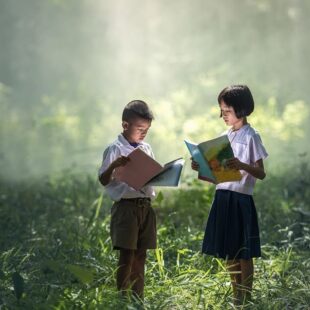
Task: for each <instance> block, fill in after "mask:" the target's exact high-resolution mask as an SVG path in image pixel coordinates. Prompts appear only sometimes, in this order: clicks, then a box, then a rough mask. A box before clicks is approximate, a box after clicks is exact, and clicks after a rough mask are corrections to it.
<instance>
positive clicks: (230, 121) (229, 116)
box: [220, 100, 242, 127]
mask: <svg viewBox="0 0 310 310" xmlns="http://www.w3.org/2000/svg"><path fill="white" fill-rule="evenodd" d="M220 109H221V114H222V118H223V120H224V122H225V123H226V125H228V126H233V127H238V125H239V123H242V118H237V116H236V113H235V110H234V108H233V107H232V106H228V105H227V104H226V103H225V102H224V101H223V100H222V101H221V102H220Z"/></svg>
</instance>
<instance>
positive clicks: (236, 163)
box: [226, 157, 244, 170]
mask: <svg viewBox="0 0 310 310" xmlns="http://www.w3.org/2000/svg"><path fill="white" fill-rule="evenodd" d="M226 166H227V167H228V168H230V169H236V170H242V169H243V168H244V163H242V162H241V161H240V160H239V159H238V158H236V157H234V158H230V159H227V161H226Z"/></svg>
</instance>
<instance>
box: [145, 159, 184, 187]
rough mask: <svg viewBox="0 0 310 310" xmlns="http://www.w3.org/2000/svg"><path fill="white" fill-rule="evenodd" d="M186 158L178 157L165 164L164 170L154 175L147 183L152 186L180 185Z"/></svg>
mask: <svg viewBox="0 0 310 310" xmlns="http://www.w3.org/2000/svg"><path fill="white" fill-rule="evenodd" d="M183 166H184V159H182V158H178V159H175V160H173V161H171V162H169V163H167V164H165V166H164V168H163V170H162V171H161V172H160V173H159V174H157V175H156V176H155V177H153V178H152V179H151V180H150V181H149V182H148V183H147V184H146V185H151V186H178V185H179V181H180V176H181V171H182V168H183Z"/></svg>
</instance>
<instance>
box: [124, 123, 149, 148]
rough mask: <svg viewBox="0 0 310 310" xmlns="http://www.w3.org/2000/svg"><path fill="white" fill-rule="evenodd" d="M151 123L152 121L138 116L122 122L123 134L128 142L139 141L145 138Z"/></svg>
mask: <svg viewBox="0 0 310 310" xmlns="http://www.w3.org/2000/svg"><path fill="white" fill-rule="evenodd" d="M151 124H152V121H149V120H146V119H144V118H140V117H137V118H134V119H132V120H130V121H128V122H123V123H122V126H123V135H124V137H125V138H126V139H127V141H129V142H130V143H139V142H141V141H143V139H144V138H145V136H146V134H147V132H148V130H149V128H150V127H151Z"/></svg>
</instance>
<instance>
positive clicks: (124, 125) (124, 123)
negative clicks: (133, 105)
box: [122, 121, 129, 131]
mask: <svg viewBox="0 0 310 310" xmlns="http://www.w3.org/2000/svg"><path fill="white" fill-rule="evenodd" d="M122 127H123V130H124V131H126V130H128V127H129V123H128V122H125V121H124V122H122Z"/></svg>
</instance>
